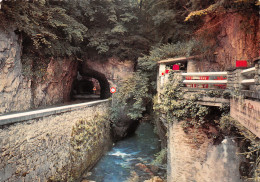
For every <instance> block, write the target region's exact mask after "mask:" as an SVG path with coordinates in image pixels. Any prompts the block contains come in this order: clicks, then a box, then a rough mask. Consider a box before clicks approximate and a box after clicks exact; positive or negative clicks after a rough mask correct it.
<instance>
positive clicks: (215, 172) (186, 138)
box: [167, 122, 242, 182]
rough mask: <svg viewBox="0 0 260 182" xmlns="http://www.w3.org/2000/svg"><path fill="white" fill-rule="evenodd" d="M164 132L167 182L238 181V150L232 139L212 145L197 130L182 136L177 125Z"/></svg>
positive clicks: (204, 135) (179, 125)
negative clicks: (166, 141)
mask: <svg viewBox="0 0 260 182" xmlns="http://www.w3.org/2000/svg"><path fill="white" fill-rule="evenodd" d="M168 132H169V133H168V171H167V172H168V175H167V181H170V182H179V181H199V182H212V181H222V182H240V181H241V182H242V180H241V179H240V173H239V164H240V158H239V156H238V155H237V154H236V153H237V152H238V147H237V146H236V142H235V141H234V140H232V138H226V139H224V140H223V141H222V143H220V144H219V145H213V140H212V139H209V138H208V137H207V135H206V134H205V133H203V132H202V131H200V130H199V129H197V131H196V129H194V128H193V129H189V131H188V133H185V132H184V131H183V128H182V123H181V122H180V123H174V124H172V125H171V126H170V127H169V131H168Z"/></svg>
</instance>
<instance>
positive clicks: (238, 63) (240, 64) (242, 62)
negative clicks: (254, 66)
mask: <svg viewBox="0 0 260 182" xmlns="http://www.w3.org/2000/svg"><path fill="white" fill-rule="evenodd" d="M236 67H237V68H239V67H242V68H246V67H247V61H246V60H237V61H236Z"/></svg>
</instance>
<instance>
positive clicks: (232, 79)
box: [227, 69, 236, 90]
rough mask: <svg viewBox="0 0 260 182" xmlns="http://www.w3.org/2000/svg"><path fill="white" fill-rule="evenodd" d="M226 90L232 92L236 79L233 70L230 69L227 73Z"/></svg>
mask: <svg viewBox="0 0 260 182" xmlns="http://www.w3.org/2000/svg"><path fill="white" fill-rule="evenodd" d="M227 72H228V74H227V89H229V90H233V89H234V82H235V79H236V76H235V72H234V69H230V70H228V71H227Z"/></svg>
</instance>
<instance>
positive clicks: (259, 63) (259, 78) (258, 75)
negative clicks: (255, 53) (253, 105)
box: [254, 59, 260, 89]
mask: <svg viewBox="0 0 260 182" xmlns="http://www.w3.org/2000/svg"><path fill="white" fill-rule="evenodd" d="M254 79H255V84H256V85H257V86H258V85H260V59H258V60H256V61H255V77H254ZM259 87H260V86H259ZM259 89H260V88H259Z"/></svg>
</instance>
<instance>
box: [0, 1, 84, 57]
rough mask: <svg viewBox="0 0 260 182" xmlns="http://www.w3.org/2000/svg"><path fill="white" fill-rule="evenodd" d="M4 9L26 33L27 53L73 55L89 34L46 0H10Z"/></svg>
mask: <svg viewBox="0 0 260 182" xmlns="http://www.w3.org/2000/svg"><path fill="white" fill-rule="evenodd" d="M2 9H3V14H4V15H5V16H6V18H7V19H9V20H12V21H13V22H14V23H15V25H16V26H17V28H18V31H19V32H20V33H21V34H22V35H23V45H24V47H23V48H24V49H23V52H24V53H25V54H34V55H35V54H36V55H40V56H42V57H46V56H71V55H73V54H76V52H77V51H79V50H80V47H79V44H80V43H81V42H82V41H83V39H84V38H85V37H86V31H87V30H88V29H87V27H85V26H84V25H83V24H81V23H79V22H78V21H76V20H75V19H74V18H72V17H71V16H68V15H67V14H66V10H65V9H63V8H62V7H60V6H56V5H52V6H50V5H49V3H47V1H37V2H28V1H15V2H13V1H7V2H5V3H4V5H3V8H2Z"/></svg>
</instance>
